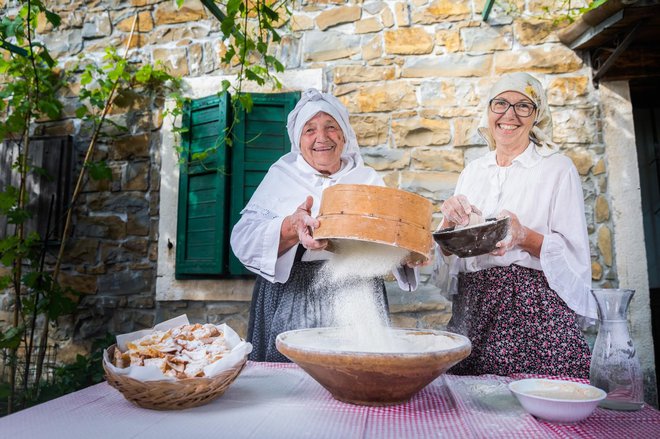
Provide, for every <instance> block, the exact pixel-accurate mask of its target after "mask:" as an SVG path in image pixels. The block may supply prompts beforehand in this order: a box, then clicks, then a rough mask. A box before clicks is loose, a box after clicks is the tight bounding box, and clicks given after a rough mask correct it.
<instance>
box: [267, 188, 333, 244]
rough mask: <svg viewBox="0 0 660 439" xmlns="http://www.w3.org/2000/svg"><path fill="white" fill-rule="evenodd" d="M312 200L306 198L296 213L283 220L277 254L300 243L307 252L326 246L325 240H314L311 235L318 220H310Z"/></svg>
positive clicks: (326, 241)
mask: <svg viewBox="0 0 660 439" xmlns="http://www.w3.org/2000/svg"><path fill="white" fill-rule="evenodd" d="M313 203H314V198H312V197H311V196H307V199H306V200H305V202H304V203H302V204H301V205H300V206H298V207H297V208H296V211H295V212H293V213H292V214H291V215H289V216H287V217H286V218H284V221H283V222H282V229H281V232H280V246H279V254H282V253H283V252H284V251H286V250H288V249H290V248H291V247H293V246H294V245H295V244H297V243H301V244H302V245H303V247H305V248H306V249H308V250H323V249H325V248H326V247H327V246H328V240H327V239H318V240H316V239H314V237H313V236H312V233H313V231H314V229H315V228H317V227H318V226H319V224H320V223H319V220H317V219H316V218H312V216H311V215H312V204H313Z"/></svg>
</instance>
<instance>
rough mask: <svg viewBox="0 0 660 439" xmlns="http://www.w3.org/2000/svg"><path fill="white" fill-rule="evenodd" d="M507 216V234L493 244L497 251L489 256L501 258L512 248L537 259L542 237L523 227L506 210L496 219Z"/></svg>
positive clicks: (516, 218) (515, 216) (511, 213)
mask: <svg viewBox="0 0 660 439" xmlns="http://www.w3.org/2000/svg"><path fill="white" fill-rule="evenodd" d="M507 216H508V217H509V221H510V222H509V233H507V235H506V238H504V239H503V240H501V241H500V242H498V243H497V244H495V246H496V247H497V250H493V251H492V252H491V253H490V254H491V255H493V256H502V255H504V254H505V253H506V252H508V251H509V250H511V249H512V248H514V247H520V248H522V249H523V250H525V251H527V252H528V253H530V254H531V255H532V256H535V257H537V258H538V257H539V255H540V254H541V245H543V235H541V234H540V233H538V232H535V231H534V230H532V229H530V228H528V227H525V226H523V225H522V224H521V223H520V220H518V216H517V215H516V214H515V213H513V212H509V211H508V210H503V211H502V212H500V214H499V215H498V216H497V217H498V218H504V217H507Z"/></svg>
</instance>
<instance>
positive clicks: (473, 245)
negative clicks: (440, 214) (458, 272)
mask: <svg viewBox="0 0 660 439" xmlns="http://www.w3.org/2000/svg"><path fill="white" fill-rule="evenodd" d="M509 223H510V219H509V217H506V218H500V219H494V218H489V219H487V220H486V222H485V223H482V224H479V225H476V226H471V227H465V228H463V229H455V228H453V227H452V228H450V229H443V230H440V231H439V232H435V233H434V234H433V239H435V242H437V243H438V245H440V248H442V249H443V250H445V251H447V252H449V253H452V254H455V255H456V256H458V257H459V258H467V257H471V256H479V255H484V254H486V253H490V252H492V251H493V250H495V249H496V247H495V244H497V243H498V242H500V241H501V240H503V239H504V238H506V234H507V233H508V232H509Z"/></svg>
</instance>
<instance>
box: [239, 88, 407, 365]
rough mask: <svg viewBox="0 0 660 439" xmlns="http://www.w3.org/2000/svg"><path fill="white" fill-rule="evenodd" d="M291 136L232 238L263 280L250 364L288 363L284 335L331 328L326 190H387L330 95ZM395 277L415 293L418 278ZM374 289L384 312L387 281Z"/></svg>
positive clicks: (296, 112)
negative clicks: (318, 231) (325, 279)
mask: <svg viewBox="0 0 660 439" xmlns="http://www.w3.org/2000/svg"><path fill="white" fill-rule="evenodd" d="M287 130H288V134H289V138H290V140H291V152H290V153H288V154H286V155H284V156H283V157H282V158H280V159H279V160H278V161H277V162H276V163H275V164H273V166H271V168H270V169H269V171H268V173H267V174H266V176H265V178H264V180H263V181H262V182H261V184H260V185H259V187H258V188H257V190H256V192H255V193H254V195H253V196H252V198H251V199H250V201H249V202H248V204H247V206H245V208H244V209H243V211H242V212H241V215H242V216H241V219H240V220H239V221H238V223H236V226H235V227H234V229H233V231H232V234H231V246H232V250H233V251H234V254H235V255H236V257H238V259H239V260H240V261H241V262H242V263H243V264H244V265H245V267H246V268H248V269H249V270H251V271H252V272H254V273H256V274H257V275H258V277H257V281H256V284H255V286H254V291H253V296H252V305H251V310H250V322H249V326H248V341H250V342H251V343H252V346H253V350H252V353H251V354H250V360H253V361H288V360H287V359H286V357H284V356H283V355H282V354H280V353H279V352H278V351H277V349H276V348H275V338H276V337H277V335H278V334H279V333H281V332H284V331H287V330H290V329H299V328H307V327H318V326H326V325H328V324H332V321H330V320H329V319H330V317H329V314H330V312H331V311H330V309H331V308H332V307H331V304H329V303H328V301H329V300H330V296H331V293H332V291H327V288H332V286H327V285H326V286H325V287H326V289H324V288H323V285H319V282H315V280H316V275H317V274H318V273H319V271H320V270H321V268H322V266H323V263H324V262H323V261H324V260H327V259H328V258H329V257H330V255H331V253H330V252H328V251H326V250H325V248H326V246H327V245H328V242H327V241H326V240H315V239H314V237H313V230H314V228H316V227H318V226H319V221H318V220H317V219H315V216H316V215H317V213H318V207H319V204H320V200H321V194H322V192H323V190H324V189H325V188H327V187H330V186H332V185H335V184H339V183H344V184H369V185H378V186H383V185H384V183H383V180H382V179H381V178H380V176H379V175H378V174H377V173H376V172H375V171H374V170H373V169H371V168H368V167H366V166H365V165H364V162H363V160H362V157H361V156H360V152H359V147H358V144H357V138H356V136H355V132H354V131H353V128H352V127H351V125H350V123H349V117H348V112H347V111H346V108H345V107H344V106H343V105H342V104H341V103H340V102H339V101H338V100H337V99H336V98H335V97H334V96H332V95H331V94H328V93H320V92H319V91H317V90H314V89H310V90H307V91H305V92H304V93H303V96H302V98H301V100H300V101H299V102H298V104H297V105H296V107H295V108H294V109H293V111H292V112H291V113H290V114H289V116H288V120H287ZM395 276H396V277H397V280H398V281H399V285H400V286H401V287H402V288H404V289H409V290H412V289H415V288H416V287H417V271H416V270H413V269H410V268H409V267H400V268H399V269H398V270H397V272H396V273H395ZM371 284H373V289H374V291H373V294H374V295H376V296H377V302H378V303H379V304H380V306H381V307H382V308H383V309H386V308H387V300H386V296H385V289H384V284H383V281H382V279H380V280H378V281H377V282H373V283H371Z"/></svg>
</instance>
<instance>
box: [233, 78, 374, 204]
mask: <svg viewBox="0 0 660 439" xmlns="http://www.w3.org/2000/svg"><path fill="white" fill-rule="evenodd" d="M319 112H324V113H327V114H329V115H330V116H332V117H333V118H334V119H335V120H336V121H337V123H338V124H339V126H340V128H341V130H342V132H343V134H344V139H345V142H346V143H345V144H344V149H343V150H342V154H341V162H342V163H341V167H340V169H339V171H337V172H336V173H334V174H332V175H329V176H325V175H321V174H320V173H319V171H317V170H316V169H314V168H313V167H312V166H311V165H309V163H307V162H306V161H305V159H304V158H303V156H302V153H301V151H300V135H301V133H302V129H303V126H304V125H305V124H306V123H307V121H309V120H310V119H311V118H312V117H314V116H315V115H317V114H318V113H319ZM287 131H288V133H289V139H290V140H291V152H290V153H288V154H285V155H284V156H282V158H280V159H279V160H278V161H277V162H275V163H274V164H273V165H272V166H271V167H270V169H269V170H268V173H267V174H266V177H265V178H264V179H263V181H262V182H261V184H260V185H259V187H258V188H257V190H256V192H255V193H254V195H253V196H252V198H251V199H250V201H249V202H248V204H247V206H245V209H243V212H245V211H246V210H252V211H255V212H261V213H263V214H266V212H268V213H269V214H275V215H277V216H285V215H290V214H291V213H292V212H293V211H294V210H295V209H296V207H298V206H299V205H300V204H301V203H302V202H303V201H305V198H306V197H307V195H311V196H313V197H314V204H313V206H312V215H313V216H315V215H316V212H318V208H319V205H320V203H321V194H322V193H323V189H325V188H326V187H328V186H331V185H334V184H338V183H345V184H371V185H377V186H382V185H384V183H383V179H382V178H381V177H380V176H379V175H378V174H377V173H376V171H374V170H373V169H372V168H368V167H366V166H364V161H363V160H362V156H361V155H360V148H359V146H358V143H357V137H356V135H355V131H354V130H353V128H352V127H351V124H350V121H349V116H348V110H346V107H344V105H343V104H342V103H341V102H339V100H338V99H337V98H335V97H334V96H333V95H331V94H330V93H321V92H319V91H318V90H316V89H313V88H312V89H308V90H305V91H304V92H303V93H302V96H301V98H300V101H298V103H297V104H296V106H295V108H294V109H293V110H292V111H291V113H289V116H288V118H287Z"/></svg>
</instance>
